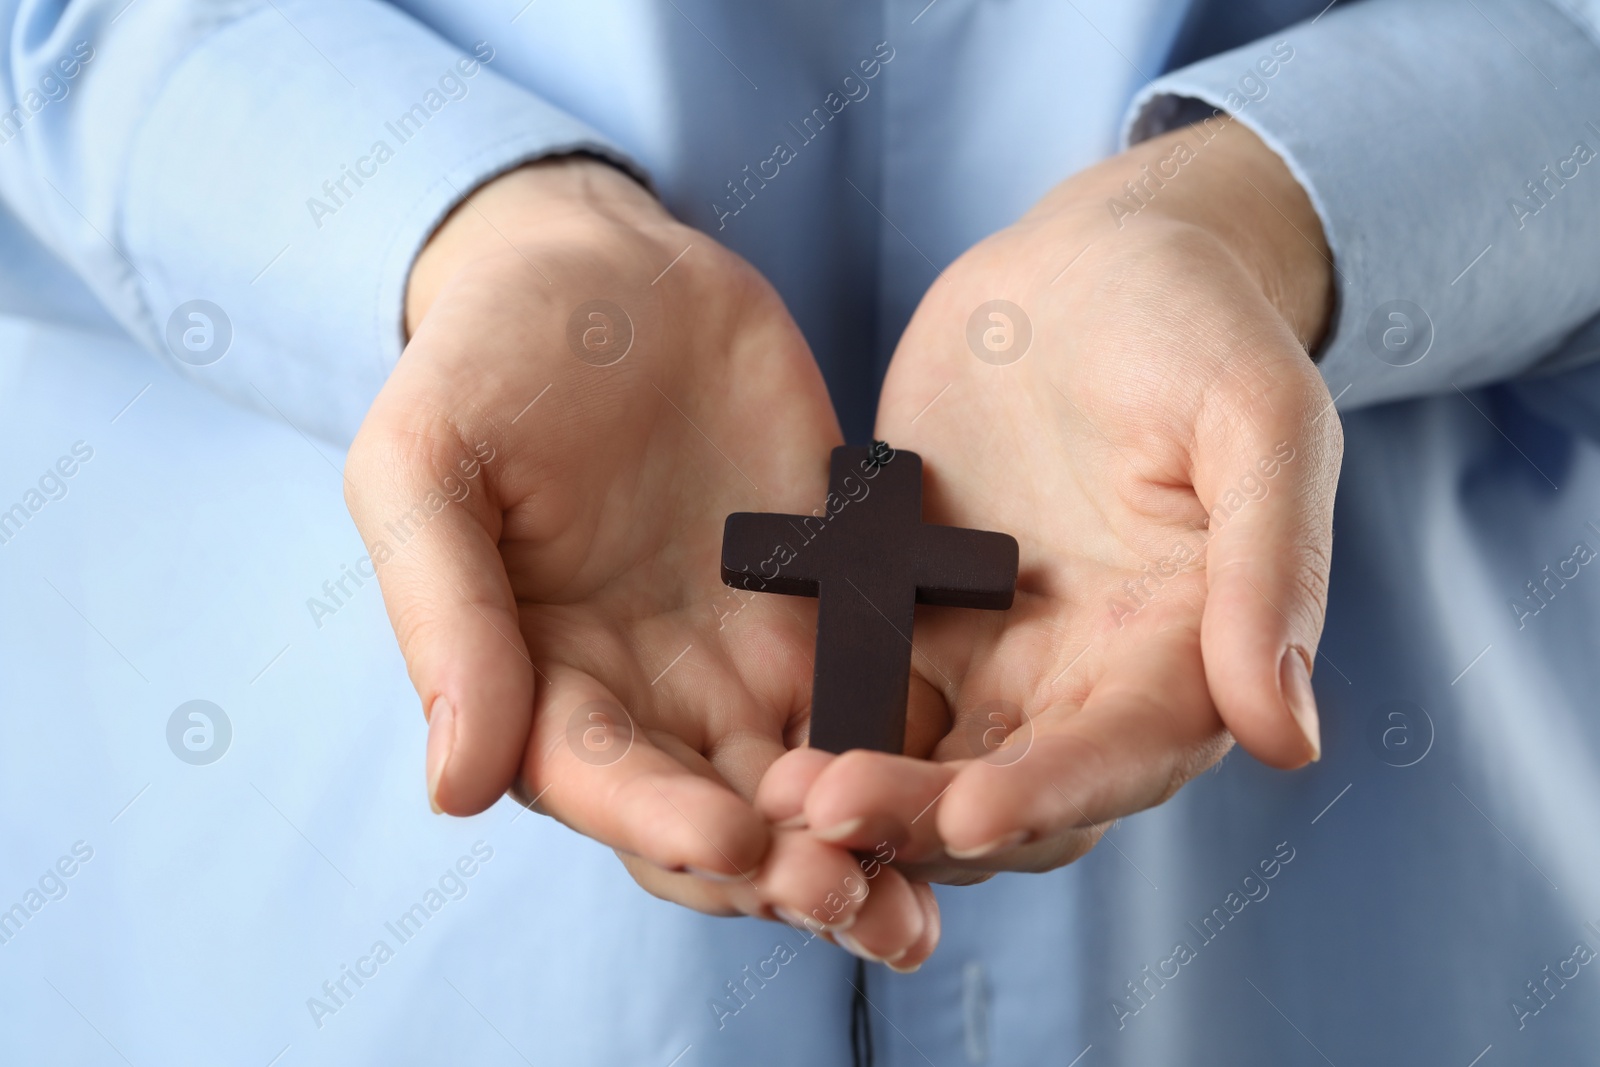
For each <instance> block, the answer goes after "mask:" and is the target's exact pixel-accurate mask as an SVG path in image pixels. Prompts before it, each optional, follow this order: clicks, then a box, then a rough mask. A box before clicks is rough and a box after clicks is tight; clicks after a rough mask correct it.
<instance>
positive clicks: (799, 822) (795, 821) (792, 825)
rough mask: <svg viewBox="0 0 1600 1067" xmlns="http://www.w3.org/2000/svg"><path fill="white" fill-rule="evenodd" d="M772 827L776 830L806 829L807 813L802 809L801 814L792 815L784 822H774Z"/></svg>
mask: <svg viewBox="0 0 1600 1067" xmlns="http://www.w3.org/2000/svg"><path fill="white" fill-rule="evenodd" d="M772 827H773V829H775V830H804V829H805V828H806V813H805V812H803V811H802V812H801V813H800V814H799V815H791V816H789V817H788V818H787V819H784V820H783V821H782V822H775V823H773V824H772Z"/></svg>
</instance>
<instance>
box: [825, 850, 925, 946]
mask: <svg viewBox="0 0 1600 1067" xmlns="http://www.w3.org/2000/svg"><path fill="white" fill-rule="evenodd" d="M871 885H872V892H871V895H870V896H868V897H867V899H866V901H865V903H863V904H862V906H861V910H860V911H859V912H858V913H857V915H856V921H855V922H854V923H852V924H851V926H850V928H849V929H847V930H840V931H837V932H836V933H834V934H833V940H834V943H835V944H837V945H838V946H839V947H840V948H842V949H844V950H845V951H846V952H848V953H850V954H851V955H853V956H858V957H860V958H861V959H864V960H866V961H868V962H869V963H887V964H889V965H890V966H893V967H905V966H910V968H911V969H913V970H914V969H916V967H919V966H921V965H922V961H923V960H924V959H927V957H928V955H929V954H931V953H932V951H933V947H934V945H936V944H937V943H938V941H937V935H936V936H935V938H934V940H933V943H932V944H928V943H926V941H925V937H924V935H925V934H926V933H927V932H928V925H929V919H928V911H927V909H926V906H925V904H924V901H923V898H922V897H921V896H920V895H919V894H918V893H917V892H915V890H914V889H913V887H912V885H911V883H910V882H908V881H907V880H906V877H905V875H903V874H901V873H900V872H899V871H897V870H895V869H894V868H892V867H879V868H878V869H877V873H876V877H875V878H873V879H872V882H871ZM922 888H923V889H926V888H927V887H926V886H923V887H922ZM928 895H929V896H930V897H931V895H932V894H931V893H930V894H928ZM935 908H937V905H935ZM913 949H917V950H918V952H919V953H920V956H919V957H917V958H912V957H911V956H910V953H911V951H912V950H913Z"/></svg>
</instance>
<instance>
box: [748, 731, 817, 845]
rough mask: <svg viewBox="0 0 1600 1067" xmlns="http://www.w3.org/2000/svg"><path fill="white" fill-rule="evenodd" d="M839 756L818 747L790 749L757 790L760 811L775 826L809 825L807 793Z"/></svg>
mask: <svg viewBox="0 0 1600 1067" xmlns="http://www.w3.org/2000/svg"><path fill="white" fill-rule="evenodd" d="M836 758H837V757H836V756H834V754H833V753H831V752H824V751H822V750H821V749H817V748H795V749H790V750H789V751H788V752H785V753H784V754H783V755H781V756H779V757H778V758H777V759H776V760H774V761H773V763H772V766H770V767H768V768H767V773H766V774H764V775H763V776H762V778H761V784H760V785H759V786H758V787H757V788H756V801H755V803H756V811H758V812H760V813H761V815H762V817H763V818H765V819H766V820H767V821H768V822H770V823H772V825H774V826H777V827H780V828H782V829H800V828H803V827H805V826H806V825H807V824H806V811H805V808H806V794H807V793H809V792H810V791H811V786H812V783H813V782H815V781H816V780H817V777H818V775H820V774H822V772H823V771H825V770H826V769H827V768H828V765H829V764H830V763H832V762H833V761H834V760H835V759H836Z"/></svg>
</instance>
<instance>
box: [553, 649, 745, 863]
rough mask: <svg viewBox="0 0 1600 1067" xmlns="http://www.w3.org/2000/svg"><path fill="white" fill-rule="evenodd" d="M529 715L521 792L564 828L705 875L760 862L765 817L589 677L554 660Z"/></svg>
mask: <svg viewBox="0 0 1600 1067" xmlns="http://www.w3.org/2000/svg"><path fill="white" fill-rule="evenodd" d="M534 715H536V717H534V728H533V736H531V739H530V742H528V753H526V758H525V761H523V771H522V779H523V781H522V790H523V792H525V793H528V795H530V797H539V798H541V801H539V806H541V809H544V811H547V813H549V814H552V816H555V817H557V819H560V821H562V822H565V824H566V825H570V827H571V829H574V830H578V832H579V833H584V835H586V837H592V838H595V840H597V841H602V843H605V845H610V846H611V848H616V849H621V851H626V853H632V854H635V856H643V857H645V859H648V861H650V862H653V864H656V865H659V867H666V869H670V870H690V872H696V873H701V875H706V877H710V878H722V880H728V881H733V880H739V878H742V877H746V875H749V873H752V872H755V870H757V869H758V867H760V864H762V859H763V857H765V854H766V848H768V843H770V832H768V827H766V821H765V819H762V817H760V816H758V814H757V813H755V809H754V808H752V806H750V805H749V803H747V801H744V800H742V798H741V797H738V795H736V793H734V792H733V790H731V789H728V785H726V784H725V782H722V781H720V779H718V777H717V774H715V771H714V769H710V765H709V763H707V761H706V760H704V757H699V755H698V753H694V758H693V760H685V758H678V757H677V755H674V753H672V752H667V750H662V747H661V745H659V744H658V742H656V739H654V737H653V736H651V734H648V733H646V731H645V729H643V728H642V726H640V725H638V720H637V718H635V717H634V715H630V713H629V712H627V710H626V709H624V707H622V704H621V702H619V701H618V699H616V697H614V696H613V694H611V691H610V689H606V688H605V686H603V685H602V683H600V681H597V680H595V678H594V677H590V675H587V673H584V672H581V670H574V669H571V667H565V665H552V667H550V669H549V680H547V683H546V685H544V686H542V688H541V691H539V696H538V701H536V713H534ZM664 741H666V742H667V744H674V745H677V744H678V742H677V741H675V739H672V737H666V739H664Z"/></svg>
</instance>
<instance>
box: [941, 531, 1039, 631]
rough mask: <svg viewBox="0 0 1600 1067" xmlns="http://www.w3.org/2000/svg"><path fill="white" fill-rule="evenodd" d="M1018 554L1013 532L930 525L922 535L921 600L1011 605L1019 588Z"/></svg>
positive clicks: (999, 608) (946, 604)
mask: <svg viewBox="0 0 1600 1067" xmlns="http://www.w3.org/2000/svg"><path fill="white" fill-rule="evenodd" d="M1017 555H1018V552H1017V539H1016V538H1015V537H1012V536H1011V535H1010V534H1003V533H994V532H992V531H989V530H967V529H962V528H960V527H956V526H924V527H922V528H921V530H919V531H918V538H917V558H916V578H917V602H918V603H919V604H939V605H942V606H944V607H951V608H988V609H990V610H992V611H1005V610H1006V609H1007V608H1009V607H1011V599H1012V594H1013V593H1014V592H1015V590H1016V585H1017Z"/></svg>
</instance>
